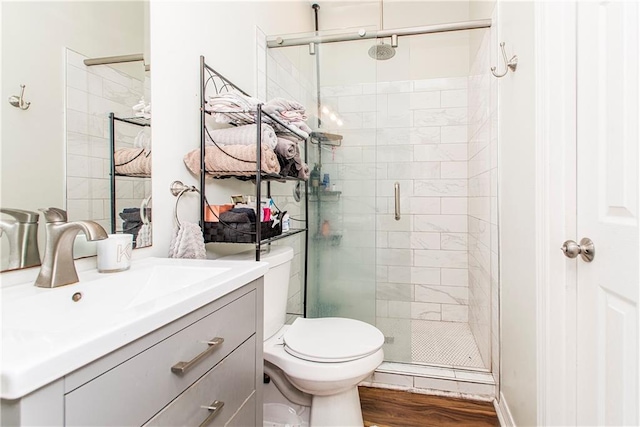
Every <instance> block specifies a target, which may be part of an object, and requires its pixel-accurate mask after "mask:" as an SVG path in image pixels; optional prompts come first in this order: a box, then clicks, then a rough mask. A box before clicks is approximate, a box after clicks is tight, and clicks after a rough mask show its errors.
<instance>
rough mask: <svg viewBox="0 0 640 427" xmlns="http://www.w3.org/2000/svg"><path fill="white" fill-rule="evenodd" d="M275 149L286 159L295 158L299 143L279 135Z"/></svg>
mask: <svg viewBox="0 0 640 427" xmlns="http://www.w3.org/2000/svg"><path fill="white" fill-rule="evenodd" d="M274 151H275V152H276V154H279V155H281V156H282V157H284V158H285V159H293V158H294V157H295V155H296V152H297V151H298V143H297V142H294V141H291V140H289V139H285V138H280V137H278V143H277V144H276V148H275V150H274Z"/></svg>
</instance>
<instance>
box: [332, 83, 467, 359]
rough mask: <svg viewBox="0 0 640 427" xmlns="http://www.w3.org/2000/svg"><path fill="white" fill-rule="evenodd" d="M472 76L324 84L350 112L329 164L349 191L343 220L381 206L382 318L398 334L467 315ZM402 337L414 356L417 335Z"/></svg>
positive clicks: (342, 111)
mask: <svg viewBox="0 0 640 427" xmlns="http://www.w3.org/2000/svg"><path fill="white" fill-rule="evenodd" d="M467 84H468V82H467V78H466V77H464V78H441V79H430V80H416V81H393V82H379V83H377V84H360V85H351V86H340V87H337V86H334V87H324V88H323V89H322V96H323V98H322V99H323V105H328V106H329V107H330V108H332V109H333V110H334V111H337V112H338V113H339V116H340V118H341V119H342V120H343V121H344V125H343V126H342V127H341V128H340V129H337V128H336V129H334V130H335V131H336V132H338V133H341V134H343V135H344V141H343V146H342V147H340V148H338V149H337V150H336V151H335V153H334V154H333V155H331V156H328V158H327V160H326V161H323V169H325V170H324V172H327V171H329V172H330V173H331V176H332V177H335V180H334V181H333V182H335V183H336V184H337V186H338V187H339V188H341V189H342V191H343V195H342V197H343V201H342V204H343V207H344V208H343V209H344V212H343V218H342V221H343V222H349V223H354V222H358V218H357V217H356V216H354V215H358V214H359V215H360V218H366V215H370V213H372V212H374V211H375V216H373V215H370V216H371V219H372V220H374V221H375V223H374V224H372V225H373V226H372V227H370V228H371V229H376V230H377V234H376V236H375V255H376V258H375V259H376V263H377V280H376V317H377V319H376V320H377V322H376V323H377V325H378V326H379V327H380V328H381V329H382V330H383V332H384V333H385V335H386V336H391V337H394V339H395V343H396V344H399V342H398V341H399V340H404V338H407V341H408V340H410V336H411V333H410V331H411V329H410V322H411V319H425V320H441V321H449V322H467V321H468V318H469V310H468V300H469V291H468V270H467V268H468V261H467V245H468V234H467V233H468V220H467V208H468V205H467V191H468V189H467V173H468V165H467V159H468V152H467V150H468V146H467V132H468V126H467V125H468V119H467V117H468V112H467ZM375 179H377V181H376V185H370V183H369V181H371V180H375ZM396 181H397V182H399V183H400V187H401V190H400V194H401V206H402V209H401V210H402V216H401V219H400V221H396V220H395V219H394V189H393V185H394V182H396ZM366 196H373V197H375V201H374V203H375V206H371V203H370V205H369V206H367V205H366V202H367V200H366ZM363 197H365V199H362V198H363ZM358 198H361V199H360V201H361V202H364V203H360V204H358V201H359V200H358ZM348 215H349V216H348ZM360 228H362V226H361V227H360ZM345 244H347V242H346V241H345ZM403 337H404V338H403ZM395 347H396V348H397V349H398V351H399V352H400V353H402V354H398V355H397V356H398V357H400V358H403V359H404V360H406V358H407V354H406V352H407V351H410V342H407V343H406V345H396V346H395ZM400 347H404V348H400ZM389 350H391V351H394V350H392V349H391V348H389ZM385 352H387V349H385ZM390 357H391V358H393V357H394V356H393V355H391V354H390Z"/></svg>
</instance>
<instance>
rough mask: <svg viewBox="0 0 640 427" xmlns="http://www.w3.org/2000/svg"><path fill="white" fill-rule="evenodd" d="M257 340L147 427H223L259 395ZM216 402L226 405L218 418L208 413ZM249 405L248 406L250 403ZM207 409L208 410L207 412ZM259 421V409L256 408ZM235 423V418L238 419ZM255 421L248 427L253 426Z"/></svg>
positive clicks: (218, 412)
mask: <svg viewBox="0 0 640 427" xmlns="http://www.w3.org/2000/svg"><path fill="white" fill-rule="evenodd" d="M255 345H256V339H255V336H253V337H251V338H250V339H249V340H247V341H246V342H245V343H244V344H242V345H241V346H240V347H239V348H238V349H237V350H236V351H234V352H233V353H231V354H230V355H229V356H227V358H226V359H224V360H223V361H222V362H220V363H219V364H218V365H217V366H216V367H214V368H213V369H212V370H211V371H209V372H208V373H207V374H206V375H205V376H203V377H202V378H200V379H199V380H198V381H197V382H196V383H195V384H193V385H192V386H191V387H189V388H188V389H187V390H186V391H185V392H184V393H182V394H181V395H180V396H179V397H178V398H177V399H176V400H175V401H173V402H171V404H170V405H169V406H167V407H166V408H164V409H163V410H162V412H160V413H159V414H158V415H156V416H155V417H153V418H152V419H151V420H150V421H149V422H148V423H147V424H145V426H148V427H151V426H167V427H173V426H199V425H201V424H202V423H203V421H205V420H206V419H207V418H208V417H209V416H210V415H211V416H212V418H211V419H210V422H209V423H207V424H206V425H208V426H223V425H225V424H226V423H227V422H228V421H229V420H230V419H231V417H233V416H234V414H236V412H237V411H238V409H239V408H240V407H242V408H243V409H244V405H243V403H245V401H247V398H248V397H250V396H254V395H255V392H254V390H255V387H256V384H255V379H256V376H255V375H256V374H255V366H256V348H255ZM214 401H218V402H223V403H224V405H223V406H222V407H221V408H220V409H219V410H217V411H216V415H212V414H211V412H210V411H209V410H208V409H206V406H209V405H212V404H213V402H214ZM247 403H248V402H247ZM203 406H204V407H205V408H203ZM253 416H254V417H255V405H254V408H253ZM234 419H235V418H234ZM254 422H255V418H254V419H252V421H251V423H249V424H247V425H246V426H250V425H253V423H254Z"/></svg>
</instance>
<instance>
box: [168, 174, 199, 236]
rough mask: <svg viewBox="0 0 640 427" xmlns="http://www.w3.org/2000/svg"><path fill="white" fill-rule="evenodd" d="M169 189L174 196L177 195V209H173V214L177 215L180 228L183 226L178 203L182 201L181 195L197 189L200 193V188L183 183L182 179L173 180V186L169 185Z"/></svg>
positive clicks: (176, 218)
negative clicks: (179, 216)
mask: <svg viewBox="0 0 640 427" xmlns="http://www.w3.org/2000/svg"><path fill="white" fill-rule="evenodd" d="M169 191H171V194H173V195H174V196H177V199H176V206H175V209H174V210H173V216H174V217H175V220H176V224H177V225H178V228H179V227H181V224H180V220H179V219H178V203H179V202H180V197H182V195H183V194H184V193H189V192H192V191H195V192H196V193H200V190H198V189H197V188H196V187H194V186H193V185H185V184H183V183H182V181H173V182H172V183H171V186H170V187H169Z"/></svg>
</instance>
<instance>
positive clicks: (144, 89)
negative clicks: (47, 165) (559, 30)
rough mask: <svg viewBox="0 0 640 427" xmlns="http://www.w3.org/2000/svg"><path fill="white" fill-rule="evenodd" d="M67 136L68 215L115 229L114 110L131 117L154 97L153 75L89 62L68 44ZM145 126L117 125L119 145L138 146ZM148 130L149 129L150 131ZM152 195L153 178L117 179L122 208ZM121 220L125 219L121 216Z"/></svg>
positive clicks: (120, 206) (131, 205)
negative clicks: (111, 125) (111, 149)
mask: <svg viewBox="0 0 640 427" xmlns="http://www.w3.org/2000/svg"><path fill="white" fill-rule="evenodd" d="M66 58H67V63H66V87H67V92H66V139H67V144H66V146H67V184H66V185H67V212H68V216H69V220H79V219H92V220H94V221H96V222H98V223H99V224H100V225H102V226H103V227H104V228H105V229H106V230H109V231H110V200H111V193H110V180H109V169H110V163H109V162H110V153H109V119H108V115H109V113H110V112H113V113H115V114H116V115H118V116H121V117H131V116H132V115H133V110H132V109H131V107H132V106H133V105H135V104H137V103H138V101H139V100H140V98H141V97H142V96H143V95H144V97H145V100H147V102H148V101H149V100H150V99H151V98H150V83H149V82H150V79H149V78H148V77H147V78H145V79H144V81H142V80H139V79H136V78H135V77H132V76H130V75H128V74H125V73H123V72H121V71H118V70H115V69H114V68H112V67H109V66H106V65H99V66H93V67H87V66H85V65H84V63H83V62H82V61H83V60H84V59H86V57H85V56H83V55H81V54H79V53H77V52H74V51H72V50H69V49H67V55H66ZM141 129H142V128H140V127H138V126H134V125H129V124H126V123H117V124H116V147H118V148H121V147H126V146H133V140H134V138H135V137H136V135H137V134H138V132H140V130H141ZM147 132H148V130H147ZM149 194H151V180H150V179H139V178H118V181H117V186H116V198H117V200H118V205H117V206H118V211H120V210H121V209H122V208H123V207H139V206H140V203H141V202H142V200H143V199H144V198H145V197H146V196H147V195H149ZM116 224H117V225H119V224H121V221H119V220H118V221H117V223H116Z"/></svg>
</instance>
